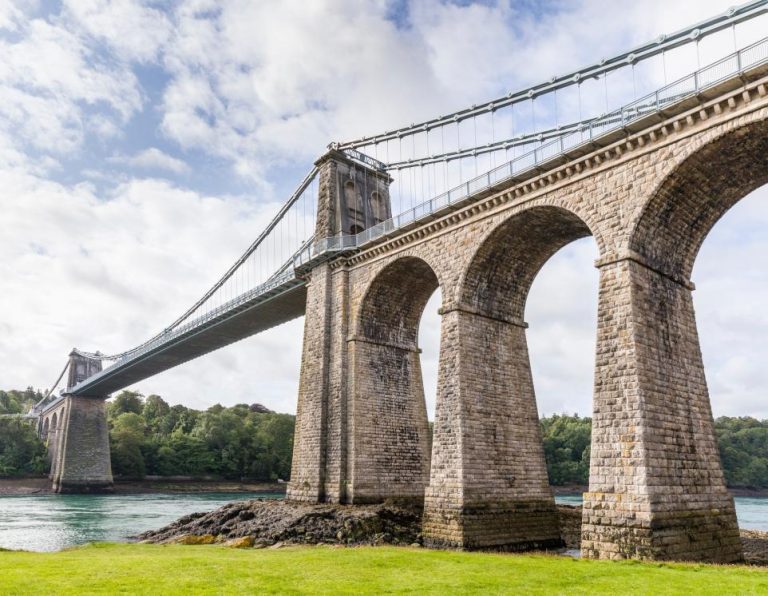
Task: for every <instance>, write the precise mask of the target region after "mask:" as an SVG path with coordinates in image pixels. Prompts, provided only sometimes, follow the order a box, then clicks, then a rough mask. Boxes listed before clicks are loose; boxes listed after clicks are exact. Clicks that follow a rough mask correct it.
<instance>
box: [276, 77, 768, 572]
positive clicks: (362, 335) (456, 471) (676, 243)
mask: <svg viewBox="0 0 768 596" xmlns="http://www.w3.org/2000/svg"><path fill="white" fill-rule="evenodd" d="M767 84H768V78H766V73H765V71H764V70H763V71H762V72H757V71H755V72H753V73H751V74H750V75H749V77H745V79H744V81H743V85H742V86H741V87H740V88H737V89H735V88H734V87H735V86H734V85H733V84H731V83H729V84H728V85H724V86H723V88H722V90H721V92H719V94H717V93H715V92H712V93H709V94H708V95H707V97H703V96H702V97H698V98H696V100H695V101H694V100H691V101H690V102H688V103H686V104H685V105H684V106H683V107H681V108H680V109H679V110H677V111H675V110H668V111H667V112H666V114H665V116H663V118H664V119H661V118H659V119H657V120H656V121H653V122H651V121H650V119H649V120H646V121H645V124H644V126H645V128H643V129H642V130H639V129H638V130H634V131H625V135H624V136H622V137H619V136H616V137H615V140H612V141H611V142H610V144H607V145H605V146H601V147H597V146H595V147H593V148H591V149H583V148H582V149H580V150H579V151H578V152H574V153H573V154H571V155H570V156H569V157H568V159H567V160H561V161H557V162H553V163H552V164H550V165H549V166H544V167H542V169H541V171H540V172H537V173H536V174H535V175H533V176H532V177H529V178H527V179H524V180H523V179H520V180H516V181H514V180H513V181H510V182H509V184H508V185H507V186H506V187H505V188H501V189H499V190H498V192H495V193H492V194H488V195H484V196H483V197H478V198H476V199H475V200H473V201H470V202H468V203H467V204H466V205H465V206H456V207H454V209H453V211H451V212H449V213H445V214H444V215H443V216H441V217H438V218H435V219H433V220H431V221H428V222H424V223H422V224H420V225H416V226H413V227H411V228H408V229H404V230H401V231H399V232H396V233H394V234H392V235H390V236H388V237H386V238H382V239H379V240H377V241H375V242H373V243H371V244H370V245H369V246H367V247H364V248H363V249H362V250H359V251H357V252H355V253H352V254H346V255H343V256H339V257H337V258H335V259H332V260H331V261H328V262H325V263H323V264H321V265H319V266H318V267H317V268H316V269H314V270H313V271H311V272H310V274H309V276H308V283H309V289H308V298H307V315H306V323H305V337H304V351H303V356H302V358H303V360H302V373H301V383H300V390H299V408H298V419H297V426H296V437H295V446H294V460H293V463H294V467H293V472H292V478H291V484H290V487H289V491H288V497H289V498H290V499H294V500H304V501H311V502H320V501H334V502H341V503H356V502H372V501H382V500H385V499H391V498H403V499H410V500H421V499H423V500H424V541H425V543H426V544H429V545H433V546H447V547H452V548H466V549H472V548H498V549H508V550H511V549H525V548H535V547H549V546H555V545H557V544H559V540H560V538H559V531H558V525H557V516H556V511H555V507H554V501H553V498H552V495H551V493H550V491H549V487H548V483H547V476H546V467H545V465H544V455H543V448H542V444H541V436H540V431H539V426H538V412H537V408H536V399H535V394H534V390H533V379H532V376H531V370H530V363H529V359H528V350H527V342H526V325H525V323H524V319H525V305H526V301H527V298H528V290H529V289H530V285H531V283H532V281H533V279H534V278H535V276H536V275H537V273H538V272H539V270H540V269H541V267H542V266H543V265H544V263H545V262H546V261H547V260H548V259H549V258H550V257H551V256H552V255H553V254H554V253H555V252H556V251H557V250H559V249H560V248H562V247H563V246H565V245H566V244H568V243H569V242H572V241H574V240H576V239H578V238H582V237H585V236H592V237H593V238H594V241H595V243H596V245H597V248H598V252H599V259H598V262H597V266H598V268H599V271H600V289H599V296H598V304H599V306H598V326H597V330H596V334H597V343H596V345H597V353H596V368H595V390H594V402H593V403H594V413H593V431H592V433H593V434H592V463H591V469H590V490H589V492H588V493H586V494H585V499H584V509H583V523H582V548H583V554H584V556H585V557H588V558H611V559H618V558H647V559H683V560H698V561H716V562H732V561H738V560H740V559H741V557H742V551H741V545H740V543H739V538H738V528H737V523H736V516H735V511H734V507H733V500H732V499H731V497H730V496H729V494H728V493H727V491H726V489H725V482H724V478H723V473H722V469H721V464H720V460H719V455H718V450H717V444H716V438H715V435H714V430H713V420H712V412H711V408H710V405H709V393H708V389H707V384H706V379H705V374H704V367H703V364H702V359H701V351H700V349H699V339H698V334H697V330H696V320H695V313H694V309H693V302H692V295H691V292H692V290H693V287H694V286H693V283H692V282H691V281H690V275H691V271H692V268H693V264H694V262H695V258H696V254H697V252H698V249H699V247H700V246H701V243H702V242H703V241H704V239H705V237H706V235H707V234H708V233H709V230H710V229H711V227H712V226H713V225H714V224H715V223H716V222H717V221H718V220H719V219H720V217H721V216H722V215H723V214H724V213H725V212H726V211H727V210H728V209H729V208H730V207H731V206H733V205H734V204H735V203H736V202H737V201H738V200H740V199H741V198H742V197H744V196H745V195H746V194H748V193H749V192H751V191H752V190H754V189H755V188H757V187H758V186H760V185H762V184H765V183H768V94H767V93H766V92H765V90H766V85H767ZM692 102H694V103H695V102H698V105H695V106H694V107H691V106H692V105H693V103H692ZM337 158H338V156H334V155H333V154H329V155H328V156H326V158H324V159H323V160H321V161H319V162H318V164H319V165H320V166H321V173H320V196H319V197H318V204H319V206H320V208H319V213H318V224H317V229H318V237H321V236H323V235H324V234H325V235H327V234H330V233H335V232H337V231H339V230H340V229H342V228H344V226H345V225H356V224H354V222H355V221H358V220H357V219H355V218H357V217H358V216H360V217H362V215H360V214H373V213H380V214H382V216H383V214H385V213H386V212H387V210H388V209H389V207H388V203H387V206H385V207H382V206H381V203H380V202H379V201H380V200H381V197H382V192H383V186H382V185H383V184H384V182H385V180H384V178H382V177H381V176H380V175H379V174H376V175H374V173H371V176H370V177H369V179H371V180H375V188H376V192H377V195H376V200H375V202H374V203H375V205H376V207H375V208H374V203H370V202H369V203H365V201H363V202H362V203H360V200H361V199H360V197H358V196H357V195H356V194H354V193H352V192H351V190H350V193H349V194H347V195H344V194H343V193H344V187H345V185H346V186H348V187H349V188H350V189H351V188H352V185H347V184H346V181H345V178H344V176H343V175H342V176H341V177H340V175H339V172H344V171H347V172H348V169H347V170H345V169H344V168H348V164H346V163H342V161H343V160H342V161H340V160H339V159H337ZM356 167H358V168H364V166H356ZM354 176H355V177H356V178H354V179H353V180H352V179H351V180H352V182H353V183H354V185H355V188H358V187H359V186H361V182H360V181H361V180H365V177H362V178H360V172H359V171H358V170H355V174H354ZM377 176H378V177H377ZM347 177H349V176H347ZM345 201H346V202H345ZM353 204H354V205H361V204H362V205H366V206H364V207H354V209H353V211H350V205H353ZM354 205H353V206H354ZM344 209H346V210H347V211H346V219H345V218H344V217H339V213H341V212H342V211H343V210H344ZM340 210H342V211H340ZM366 225H367V224H366ZM340 226H341V227H340ZM326 233H327V234H326ZM438 287H439V288H440V289H441V292H442V298H443V304H442V308H441V316H442V321H441V344H440V364H439V378H438V395H437V409H436V417H435V424H434V436H433V437H431V447H430V437H429V436H428V430H427V423H426V414H425V409H424V398H423V388H422V383H421V372H420V363H419V350H418V345H417V337H418V333H417V332H418V323H419V320H420V318H421V313H422V311H423V308H424V305H425V304H426V301H427V300H428V299H429V296H430V295H431V294H432V292H434V291H435V289H436V288H438Z"/></svg>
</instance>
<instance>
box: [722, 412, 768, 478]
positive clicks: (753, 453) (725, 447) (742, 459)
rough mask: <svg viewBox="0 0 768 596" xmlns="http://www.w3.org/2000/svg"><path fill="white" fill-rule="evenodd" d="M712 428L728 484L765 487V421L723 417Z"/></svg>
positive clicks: (767, 446)
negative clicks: (715, 434)
mask: <svg viewBox="0 0 768 596" xmlns="http://www.w3.org/2000/svg"><path fill="white" fill-rule="evenodd" d="M715 430H716V432H717V441H718V443H719V445H720V458H721V459H722V461H723V468H724V471H725V480H726V482H727V483H728V486H734V487H749V488H768V420H756V419H755V418H748V417H744V418H728V417H722V418H718V419H717V420H716V421H715Z"/></svg>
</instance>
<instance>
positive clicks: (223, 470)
mask: <svg viewBox="0 0 768 596" xmlns="http://www.w3.org/2000/svg"><path fill="white" fill-rule="evenodd" d="M42 397H43V395H42V394H41V393H40V392H39V391H36V390H34V389H32V388H31V387H29V388H27V389H26V390H24V391H16V390H13V391H0V415H6V417H2V416H0V476H21V475H26V474H41V473H44V472H45V467H46V457H45V456H46V452H45V444H44V443H43V442H42V441H40V440H39V439H38V438H37V429H36V426H35V425H34V424H32V423H30V422H29V421H25V420H22V419H19V418H15V417H8V416H7V415H9V414H10V415H15V414H22V413H25V412H27V411H28V410H29V408H30V407H32V405H34V404H35V403H36V402H37V401H39V400H40V399H42ZM107 418H108V421H109V437H110V444H111V448H112V470H113V472H114V474H115V475H116V476H118V477H125V478H139V479H140V478H143V477H144V476H147V475H153V476H155V475H156V476H195V477H200V476H213V477H219V478H224V479H233V480H239V479H252V480H276V479H278V478H282V479H285V480H287V479H289V478H290V473H291V454H292V451H293V432H294V425H295V417H294V416H292V415H290V414H277V413H275V412H271V411H270V410H267V409H266V408H265V407H264V406H261V405H259V404H252V405H245V404H239V405H236V406H232V407H230V408H225V407H224V406H221V405H215V406H212V407H210V408H208V409H207V410H205V411H199V410H193V409H191V408H187V407H185V406H171V405H169V404H168V403H167V402H166V401H165V400H164V399H163V398H162V397H160V396H159V395H150V396H148V397H146V398H145V397H144V396H143V395H141V394H140V393H136V392H133V391H122V392H121V393H120V394H118V395H117V396H116V397H115V398H114V399H112V400H110V401H109V402H108V403H107ZM541 429H542V437H543V441H544V455H545V457H546V461H547V472H548V473H549V480H550V483H551V484H553V485H555V486H562V485H576V484H577V485H586V484H588V483H589V456H590V442H591V432H592V420H591V419H590V418H582V417H580V416H577V415H573V416H569V415H565V414H558V415H554V416H548V417H545V418H542V419H541ZM715 431H716V433H717V439H718V444H719V447H720V457H721V459H722V462H723V469H724V471H725V478H726V481H727V483H728V486H730V487H732V488H768V420H762V421H761V420H756V419H754V418H749V417H744V418H727V417H722V418H718V419H717V420H715Z"/></svg>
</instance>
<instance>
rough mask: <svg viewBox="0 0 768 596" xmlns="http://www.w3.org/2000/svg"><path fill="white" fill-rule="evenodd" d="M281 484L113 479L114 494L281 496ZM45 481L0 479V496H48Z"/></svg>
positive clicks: (49, 486)
mask: <svg viewBox="0 0 768 596" xmlns="http://www.w3.org/2000/svg"><path fill="white" fill-rule="evenodd" d="M285 488H286V484H285V483H283V482H279V483H278V482H233V481H226V480H222V481H218V480H187V479H178V478H153V479H145V480H116V481H115V494H123V495H138V494H160V493H169V494H176V493H178V494H187V493H271V494H275V493H285ZM52 492H53V491H52V490H51V481H50V480H49V479H48V478H0V495H3V496H19V495H46V494H52Z"/></svg>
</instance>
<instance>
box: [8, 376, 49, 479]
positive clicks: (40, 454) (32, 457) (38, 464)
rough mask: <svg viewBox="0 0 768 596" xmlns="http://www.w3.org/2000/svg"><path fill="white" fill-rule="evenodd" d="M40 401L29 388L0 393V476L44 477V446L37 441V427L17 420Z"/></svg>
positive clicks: (41, 395) (37, 394) (28, 422)
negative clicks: (42, 475)
mask: <svg viewBox="0 0 768 596" xmlns="http://www.w3.org/2000/svg"><path fill="white" fill-rule="evenodd" d="M41 399H43V394H42V393H40V392H39V391H35V390H34V389H32V387H27V389H26V390H25V391H17V390H15V389H14V390H11V391H0V476H25V475H36V474H43V473H45V471H46V466H47V462H46V457H45V454H46V450H45V444H44V443H43V442H42V441H40V439H38V437H37V427H36V426H35V425H34V424H32V423H30V421H29V420H23V419H21V418H17V417H16V416H17V415H19V414H25V413H26V412H28V411H29V409H30V408H31V407H32V406H33V405H35V404H36V403H37V402H38V401H40V400H41Z"/></svg>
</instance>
